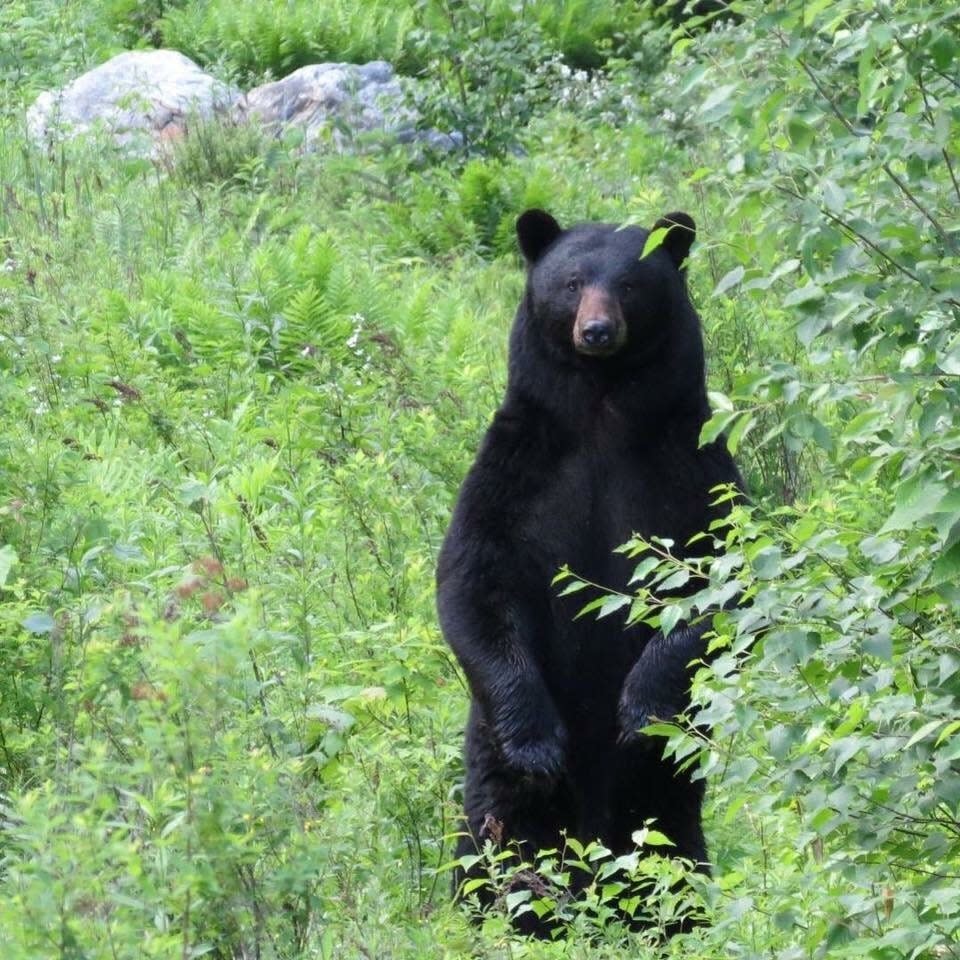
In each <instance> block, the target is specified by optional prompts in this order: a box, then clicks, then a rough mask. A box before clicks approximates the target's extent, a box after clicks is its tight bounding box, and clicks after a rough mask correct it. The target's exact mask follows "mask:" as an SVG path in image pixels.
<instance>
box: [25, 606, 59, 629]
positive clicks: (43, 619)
mask: <svg viewBox="0 0 960 960" xmlns="http://www.w3.org/2000/svg"><path fill="white" fill-rule="evenodd" d="M21 626H22V627H23V629H24V630H27V631H29V632H30V633H35V634H45V633H50V631H51V630H53V628H54V627H55V626H56V624H55V622H54V619H53V617H51V616H50V614H49V613H43V612H42V611H37V612H36V613H31V614H30V615H29V616H28V617H26V619H24V621H23V622H22V624H21Z"/></svg>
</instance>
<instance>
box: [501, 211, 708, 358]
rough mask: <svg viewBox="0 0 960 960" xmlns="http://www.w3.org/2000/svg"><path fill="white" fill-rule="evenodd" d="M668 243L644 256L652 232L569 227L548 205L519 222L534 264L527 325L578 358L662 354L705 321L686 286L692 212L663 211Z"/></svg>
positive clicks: (561, 353) (560, 352) (557, 351)
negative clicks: (683, 330) (680, 331)
mask: <svg viewBox="0 0 960 960" xmlns="http://www.w3.org/2000/svg"><path fill="white" fill-rule="evenodd" d="M661 229H662V230H664V231H665V233H664V234H663V236H662V239H661V242H660V243H659V245H657V246H656V247H655V249H653V250H652V251H651V252H649V253H648V254H647V255H646V256H642V254H643V250H644V246H645V244H646V242H647V239H648V237H649V236H650V231H648V230H645V229H643V228H641V227H634V226H630V227H623V228H619V227H617V226H614V225H612V224H604V223H585V224H578V225H577V226H574V227H571V228H569V229H567V230H564V229H563V228H562V227H561V226H560V224H559V223H558V222H557V221H556V220H555V219H554V218H553V217H552V216H551V215H550V214H549V213H546V212H545V211H543V210H528V211H526V213H524V214H522V215H521V216H520V218H519V219H518V221H517V237H518V240H519V243H520V250H521V252H522V253H523V256H524V258H525V259H526V262H527V268H528V278H527V291H526V295H525V310H524V313H525V318H526V323H527V324H532V325H533V326H534V327H535V328H536V336H537V337H538V338H543V340H544V341H545V342H546V343H548V344H550V345H551V352H552V353H553V354H554V356H555V357H559V358H561V359H563V360H566V361H568V362H573V363H577V364H582V363H588V364H591V363H598V362H607V363H614V364H616V365H622V364H624V363H626V364H628V365H631V366H635V365H636V364H637V363H638V362H643V361H644V360H649V361H656V360H657V358H658V356H662V354H663V350H664V344H665V342H666V341H669V340H671V339H672V338H675V337H676V334H677V333H678V327H682V328H686V331H687V333H688V334H690V333H693V330H691V325H692V326H693V327H694V328H695V330H696V335H697V339H699V321H698V319H697V316H696V313H695V312H694V311H693V308H692V307H691V306H690V303H689V300H688V298H687V292H686V282H685V263H686V259H687V256H688V254H689V253H690V246H691V244H692V243H693V240H694V237H695V236H696V226H695V224H694V222H693V219H692V218H691V217H690V216H689V215H688V214H686V213H680V212H676V213H669V214H667V215H666V216H664V217H661V218H660V219H659V220H657V222H656V223H655V224H654V226H653V230H661Z"/></svg>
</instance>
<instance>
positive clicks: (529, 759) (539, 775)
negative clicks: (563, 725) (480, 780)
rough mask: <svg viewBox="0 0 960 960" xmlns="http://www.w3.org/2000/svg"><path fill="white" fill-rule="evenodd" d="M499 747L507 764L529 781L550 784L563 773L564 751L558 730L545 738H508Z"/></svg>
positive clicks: (520, 736)
mask: <svg viewBox="0 0 960 960" xmlns="http://www.w3.org/2000/svg"><path fill="white" fill-rule="evenodd" d="M501 746H502V748H503V756H504V759H505V760H506V762H507V764H508V765H509V766H510V767H512V768H513V769H514V770H516V771H518V772H519V773H522V774H523V775H524V776H525V777H527V778H529V779H530V780H533V781H537V782H540V783H543V784H545V785H546V784H552V783H555V782H556V781H557V780H558V779H559V777H560V774H561V773H562V772H563V768H564V765H565V750H564V746H563V735H562V732H561V731H559V730H557V731H554V732H553V733H552V734H550V735H547V736H543V735H541V736H535V737H530V736H527V737H524V736H522V735H517V736H513V737H508V738H506V739H505V740H503V741H502V743H501Z"/></svg>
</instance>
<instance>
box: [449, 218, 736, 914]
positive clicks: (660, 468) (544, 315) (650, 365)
mask: <svg viewBox="0 0 960 960" xmlns="http://www.w3.org/2000/svg"><path fill="white" fill-rule="evenodd" d="M656 226H669V227H670V230H669V232H668V233H667V235H666V239H665V240H664V242H663V243H662V245H661V246H660V247H659V248H658V249H656V250H655V251H654V252H652V253H650V254H648V256H646V257H645V258H643V259H640V254H641V251H642V250H643V247H644V243H645V241H646V238H647V236H648V232H647V231H646V230H643V229H641V228H638V227H628V228H626V229H622V230H621V229H617V228H616V227H614V226H612V225H607V224H583V225H579V226H575V227H573V228H571V229H569V230H561V228H560V227H559V225H558V224H557V222H556V220H554V219H553V217H551V216H550V215H549V214H546V213H544V212H543V211H528V212H527V213H525V214H524V215H523V216H522V217H521V218H520V220H519V221H518V225H517V227H518V234H519V242H520V248H521V250H522V251H523V253H524V255H525V257H526V259H527V264H528V280H527V287H526V291H525V293H524V296H523V300H522V302H521V304H520V306H519V309H518V311H517V315H516V319H515V322H514V325H513V330H512V333H511V337H510V365H509V378H508V385H507V392H506V397H505V399H504V401H503V405H502V406H501V408H500V409H499V411H497V413H496V415H495V417H494V419H493V423H492V424H491V426H490V428H489V430H488V431H487V434H486V437H485V438H484V440H483V443H482V445H481V447H480V451H479V453H478V455H477V458H476V461H475V463H474V464H473V467H472V468H471V470H470V472H469V474H468V476H467V478H466V480H465V481H464V483H463V487H462V489H461V491H460V495H459V499H458V501H457V505H456V508H455V510H454V513H453V518H452V521H451V523H450V527H449V530H448V532H447V536H446V539H445V541H444V544H443V549H442V552H441V556H440V562H439V568H438V573H437V602H438V611H439V617H440V623H441V626H442V629H443V633H444V636H445V637H446V639H447V642H448V643H449V644H450V646H451V647H452V649H453V650H454V652H455V654H456V656H457V658H458V659H459V661H460V663H461V665H462V666H463V669H464V671H465V673H466V676H467V679H468V680H469V683H470V689H471V691H472V694H473V700H472V703H471V707H470V716H469V721H468V726H467V734H466V753H465V758H466V784H465V807H466V810H465V812H466V821H467V830H468V835H466V836H464V838H463V841H462V843H461V845H460V848H459V851H458V852H459V854H461V855H462V854H464V853H468V852H474V851H475V850H476V849H477V847H478V846H482V843H483V841H484V839H486V837H488V836H490V837H491V838H492V839H497V836H498V835H499V836H500V839H501V840H502V842H503V843H517V844H518V845H519V847H520V851H521V855H522V856H523V857H524V858H526V859H532V858H533V855H534V853H535V852H536V851H537V850H538V849H542V848H552V847H556V846H558V845H560V843H561V836H560V835H561V832H562V831H565V832H566V833H567V835H569V836H574V837H577V838H579V839H580V840H582V841H588V840H591V839H595V838H599V839H600V840H601V841H602V842H603V843H604V844H606V845H607V846H608V847H610V848H611V849H612V850H613V851H614V853H617V854H619V853H624V852H626V851H628V850H630V849H632V841H631V833H632V832H633V831H634V830H637V829H639V828H640V827H641V826H642V825H643V822H644V821H645V820H646V819H648V818H651V817H653V818H656V820H657V823H658V828H659V829H661V830H662V831H664V832H665V833H666V834H667V835H668V836H669V837H670V838H671V839H672V840H673V842H674V843H675V844H676V847H675V850H676V852H677V853H678V854H679V855H681V856H684V857H689V858H691V859H693V860H695V861H698V862H700V863H702V864H703V865H704V866H703V869H706V857H707V853H706V846H705V843H704V837H703V830H702V826H701V817H700V807H701V802H702V796H703V788H702V782H700V781H691V780H690V779H689V778H688V777H687V776H684V775H680V774H678V773H677V772H676V771H675V770H674V768H673V767H672V765H670V764H669V763H668V762H666V761H664V760H663V759H662V757H661V751H660V745H659V744H653V745H651V744H650V743H649V742H647V740H648V738H645V737H641V736H638V735H637V734H636V730H637V728H638V727H640V726H642V725H643V724H645V723H646V722H648V719H649V717H650V716H652V715H656V716H659V717H664V716H672V715H675V714H676V713H678V712H680V711H682V710H683V709H684V707H685V706H686V705H687V703H688V687H689V678H690V671H689V668H688V665H689V663H690V661H691V660H694V659H697V658H700V657H702V656H703V655H704V645H703V641H702V632H703V630H702V628H700V629H695V628H690V627H687V626H680V627H678V628H677V629H676V630H674V631H673V632H672V633H671V634H670V635H669V636H668V637H667V638H664V637H662V636H661V635H659V634H655V633H654V632H653V631H652V630H651V629H650V628H648V627H645V626H642V625H640V626H635V627H632V628H630V629H626V628H625V625H624V622H623V618H622V617H608V618H606V619H603V620H596V619H595V618H593V617H589V616H588V617H585V618H582V619H580V620H574V616H575V615H576V613H577V612H578V610H579V608H580V607H581V606H582V605H583V603H584V602H585V596H586V595H585V594H584V593H578V594H575V595H573V596H571V597H566V598H561V597H558V596H557V593H558V590H557V588H554V587H552V586H551V580H552V578H553V577H554V575H555V574H556V573H557V571H558V570H559V568H560V567H561V566H562V565H563V564H567V565H569V567H570V568H571V570H572V571H574V573H575V574H577V575H578V576H581V577H583V578H585V579H587V580H590V581H593V582H596V583H599V584H603V585H606V586H610V587H613V588H617V589H623V590H629V587H628V580H629V577H630V575H631V573H632V570H633V566H634V565H635V561H631V560H629V559H627V558H625V557H624V556H623V555H622V554H617V553H614V552H613V550H614V548H615V547H617V546H618V545H620V544H622V543H624V542H625V541H626V540H628V539H629V538H630V536H631V534H632V533H634V532H638V533H640V534H642V535H644V536H647V537H649V536H652V535H656V536H660V537H669V538H671V539H672V540H673V541H674V543H675V544H676V545H677V548H678V549H680V550H682V549H683V547H684V545H685V544H686V543H687V542H688V540H689V539H690V537H691V536H693V535H694V534H695V533H698V532H701V531H704V530H706V529H707V528H708V526H709V525H710V523H711V522H712V521H713V520H714V519H716V518H717V517H718V516H719V515H721V514H722V513H724V512H725V510H726V508H725V507H714V506H712V501H713V500H714V495H713V494H711V493H710V490H711V488H713V487H714V486H716V485H717V484H721V483H734V484H737V485H738V486H741V485H742V483H741V480H740V476H739V474H738V472H737V468H736V466H735V465H734V462H733V460H732V458H731V457H730V455H729V453H728V452H727V450H726V448H725V446H724V444H723V443H722V442H717V443H713V444H710V445H707V446H705V447H702V448H701V447H699V446H698V439H699V434H700V428H701V426H702V425H703V423H704V421H705V420H706V419H707V418H708V416H709V408H708V404H707V395H706V386H705V380H704V356H703V340H702V336H701V331H700V321H699V318H698V316H697V313H696V311H695V310H694V308H693V306H692V305H691V303H690V301H689V298H688V296H687V290H686V283H685V277H684V270H683V267H684V265H685V262H686V258H687V254H688V253H689V249H690V244H691V242H692V240H693V237H694V230H695V227H694V224H693V221H692V219H690V217H688V216H687V215H686V214H679V213H675V214H669V215H668V216H667V217H666V218H664V219H663V220H661V221H658V223H657V225H656ZM588 298H589V299H588ZM582 303H588V304H589V306H588V308H586V307H585V308H583V309H582V308H581V304H582ZM584 309H589V311H590V316H589V317H586V318H585V320H587V321H588V320H591V319H593V314H594V313H596V314H597V315H598V316H602V319H604V320H605V321H606V320H609V322H610V323H611V324H612V325H616V324H622V325H625V338H624V341H623V343H622V345H619V346H617V348H616V350H615V352H613V353H612V354H610V355H605V356H594V355H587V354H585V353H584V352H583V350H582V349H580V348H578V346H577V344H576V343H575V342H574V339H575V338H574V335H573V329H574V326H575V324H576V323H577V322H578V316H580V317H581V319H583V316H582V315H583V310H584ZM610 318H613V319H610ZM618 318H620V319H618ZM703 543H709V541H701V545H700V546H698V547H697V549H698V550H700V551H702V550H703V549H705V548H704V546H703V545H702V544H703ZM501 830H502V834H501ZM460 879H462V878H460ZM527 929H531V930H534V931H537V930H539V931H540V932H542V929H543V928H542V927H540V926H539V925H538V924H537V923H536V921H534V920H532V918H531V919H530V921H529V922H528V925H527Z"/></svg>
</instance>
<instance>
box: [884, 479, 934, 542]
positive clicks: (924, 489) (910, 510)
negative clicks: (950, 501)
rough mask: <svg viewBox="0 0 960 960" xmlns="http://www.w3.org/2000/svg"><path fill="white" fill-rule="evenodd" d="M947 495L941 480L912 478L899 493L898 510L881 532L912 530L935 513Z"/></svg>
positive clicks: (897, 498)
mask: <svg viewBox="0 0 960 960" xmlns="http://www.w3.org/2000/svg"><path fill="white" fill-rule="evenodd" d="M946 494H947V488H946V487H945V486H944V485H943V484H942V483H941V482H940V481H939V480H926V479H923V478H919V477H913V478H911V479H910V480H908V481H906V482H905V483H903V484H902V485H901V486H900V489H899V490H898V491H897V497H896V508H895V509H894V511H893V513H892V514H890V516H889V517H888V518H887V522H886V523H885V524H884V525H883V526H882V527H881V528H880V530H879V532H880V533H881V534H884V533H889V532H890V531H891V530H909V529H911V528H912V527H914V526H916V524H918V523H920V522H921V521H922V520H925V519H927V518H928V517H930V516H931V515H932V514H933V513H935V512H936V508H937V506H938V505H939V503H940V502H941V501H942V500H943V498H944V497H945V496H946Z"/></svg>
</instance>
